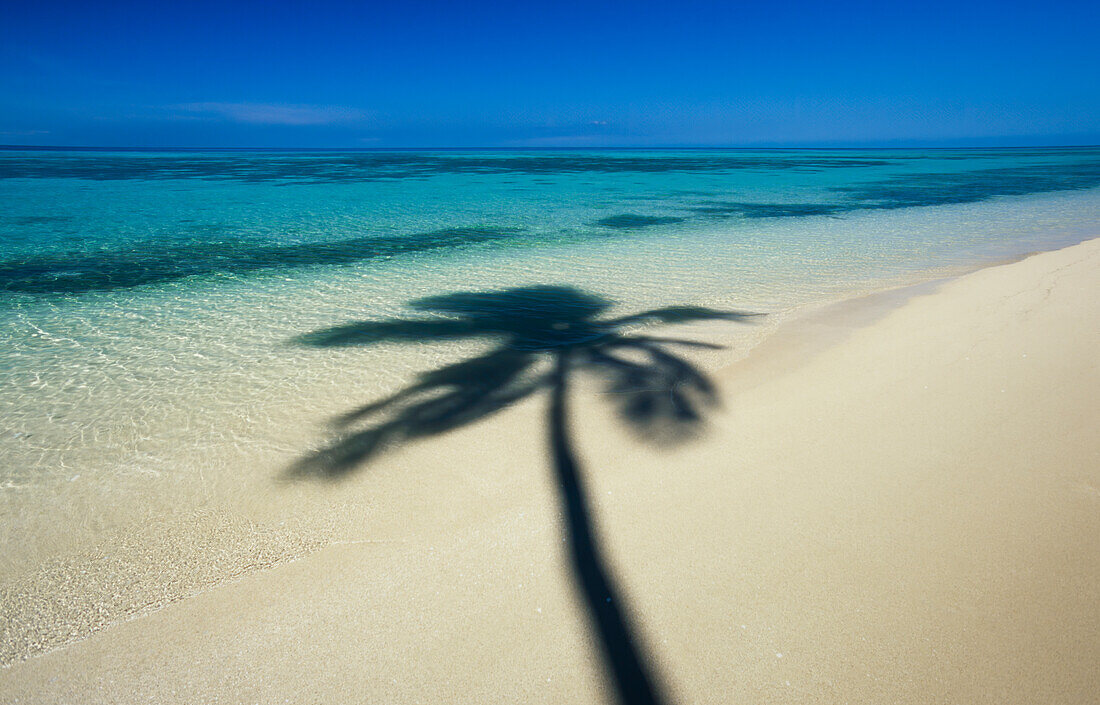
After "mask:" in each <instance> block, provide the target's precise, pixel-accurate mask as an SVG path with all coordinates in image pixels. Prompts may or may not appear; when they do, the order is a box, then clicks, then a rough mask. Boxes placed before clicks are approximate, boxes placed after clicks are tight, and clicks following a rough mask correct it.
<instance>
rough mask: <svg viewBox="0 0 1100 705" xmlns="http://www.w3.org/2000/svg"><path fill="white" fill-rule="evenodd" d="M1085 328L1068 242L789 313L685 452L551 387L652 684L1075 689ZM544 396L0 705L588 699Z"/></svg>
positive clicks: (1090, 446) (820, 690) (1089, 688)
mask: <svg viewBox="0 0 1100 705" xmlns="http://www.w3.org/2000/svg"><path fill="white" fill-rule="evenodd" d="M900 299H904V300H903V301H902V300H900ZM1098 324H1100V240H1093V241H1090V242H1086V243H1083V244H1080V245H1077V246H1074V247H1070V248H1067V249H1064V250H1060V251H1057V252H1049V253H1043V254H1039V255H1035V256H1033V257H1030V258H1028V259H1025V260H1022V261H1019V262H1015V263H1011V264H1007V265H1003V266H998V267H991V268H988V269H984V270H980V271H978V272H974V273H972V274H969V275H966V276H964V277H961V278H959V279H956V280H952V281H949V282H944V283H941V284H939V285H938V286H936V287H923V288H919V289H916V290H910V291H907V292H905V294H904V295H903V296H899V295H897V294H891V295H888V296H879V297H873V298H871V299H867V300H862V301H859V302H853V303H849V304H845V305H842V306H837V307H832V308H830V309H826V310H824V311H817V312H815V313H813V314H812V315H810V316H809V317H806V318H805V319H804V320H801V321H796V322H794V323H791V324H789V325H787V326H786V327H785V328H783V329H782V330H781V331H780V333H778V334H776V335H775V336H773V337H772V338H770V339H769V340H768V341H766V342H765V343H764V344H763V345H761V346H760V347H758V348H757V349H755V350H754V352H753V354H752V355H750V357H749V358H748V359H746V360H742V361H740V362H738V363H736V364H733V365H730V366H728V367H726V368H725V369H723V370H721V371H720V372H719V373H718V374H717V379H718V383H719V385H720V388H721V389H722V394H723V398H724V404H723V407H724V408H723V410H722V411H720V412H718V413H716V414H715V415H714V416H713V417H712V419H711V423H710V427H709V430H708V432H707V433H706V435H705V436H703V437H702V438H699V439H697V440H696V441H694V442H693V443H690V444H686V445H683V446H682V447H678V448H675V449H669V448H665V449H659V450H657V451H655V449H654V448H653V447H652V446H651V445H648V444H644V443H638V442H636V440H635V439H633V438H631V437H630V436H629V434H627V433H626V432H624V431H622V430H621V429H620V428H619V426H618V425H617V423H616V421H615V418H614V415H613V413H612V411H611V410H610V409H609V408H608V406H607V404H606V402H607V401H608V400H607V399H606V397H603V395H600V394H598V393H595V392H593V391H583V392H579V393H577V395H576V396H577V403H576V413H575V416H574V418H573V424H572V425H573V429H574V433H575V440H576V443H577V448H578V450H579V452H580V454H581V457H582V459H583V463H584V467H585V469H586V471H587V477H588V481H589V487H590V492H591V494H592V497H593V503H594V505H595V509H596V511H597V512H598V519H599V524H600V530H601V537H602V540H603V543H604V545H605V547H606V550H607V552H608V554H609V556H610V558H611V560H612V563H613V565H614V569H615V572H616V573H617V576H618V578H619V580H620V583H621V585H622V587H623V588H624V591H625V592H626V593H627V597H628V602H629V604H630V605H631V607H632V611H633V614H634V617H635V620H636V622H637V624H638V626H639V628H640V629H641V631H642V633H643V636H644V642H645V645H646V647H647V649H648V651H649V653H650V656H651V658H652V660H653V662H654V664H655V668H656V670H657V671H658V672H659V674H660V676H661V678H662V679H663V681H664V683H665V685H666V687H667V689H668V691H669V693H670V694H671V696H672V700H673V702H676V703H735V702H738V703H739V702H751V703H850V702H860V703H922V704H924V703H968V704H978V703H991V704H992V703H996V704H998V705H1003V704H1007V703H1029V704H1030V703H1065V704H1075V703H1082V704H1084V703H1093V702H1096V697H1097V693H1100V435H1098V434H1097V433H1096V429H1097V427H1098V422H1100V401H1098V400H1100V369H1098V365H1097V359H1098V357H1100V325H1098ZM544 405H545V400H538V401H537V402H536V403H530V404H523V405H521V406H519V407H516V408H515V409H512V410H509V411H508V412H507V413H505V414H502V415H500V416H498V417H495V418H493V419H491V420H489V421H487V422H485V423H482V424H480V425H477V426H474V427H471V428H467V429H464V430H462V431H459V432H455V433H452V434H449V435H447V436H445V437H440V438H436V439H433V440H431V441H429V442H425V443H422V444H420V445H417V446H411V447H409V448H406V449H404V450H401V451H399V452H396V453H394V454H392V455H391V456H389V457H387V458H386V459H385V460H384V461H383V462H381V463H379V464H378V465H377V466H376V467H373V468H371V469H370V470H369V471H365V472H362V473H359V474H357V475H356V476H354V477H352V478H351V479H349V480H348V481H347V483H345V486H344V487H343V488H341V490H342V491H347V485H348V484H350V485H351V487H352V489H356V490H361V491H362V492H363V493H369V495H370V496H371V502H372V504H371V507H372V508H373V513H372V514H371V516H370V518H369V520H367V519H364V522H363V527H362V532H361V535H360V536H359V537H358V538H354V537H353V540H351V541H349V542H346V543H341V544H338V545H331V546H329V547H327V548H324V549H322V550H320V551H317V552H315V553H313V554H312V555H309V556H308V557H306V558H302V559H300V560H297V561H294V562H289V563H283V564H281V565H278V566H276V567H274V568H271V569H269V570H264V571H261V572H257V573H253V574H251V575H248V576H246V577H244V578H243V579H241V580H239V581H236V582H232V583H228V584H223V585H221V586H219V587H217V588H215V589H211V590H208V591H206V592H202V593H201V594H198V595H196V596H193V597H190V598H188V599H185V600H182V601H179V602H176V603H174V604H171V605H169V606H167V607H165V608H164V609H161V610H159V611H156V612H153V613H150V614H147V615H145V616H143V617H141V618H138V619H133V620H131V621H128V622H123V623H119V624H115V625H114V626H111V627H109V628H106V629H104V630H102V631H99V632H97V633H95V634H93V635H92V636H90V637H88V638H86V639H83V640H81V641H78V642H76V643H73V644H70V645H68V646H66V647H64V648H61V649H57V650H55V651H52V652H50V653H47V654H44V655H40V656H37V657H35V658H32V659H30V660H27V661H24V662H21V663H16V664H15V665H13V666H10V667H8V668H6V669H3V670H0V702H5V703H7V702H18V703H132V702H156V703H200V702H202V703H208V702H222V703H276V702H289V703H309V702H318V703H335V702H377V703H501V702H545V703H564V702H570V703H574V702H575V703H586V702H600V701H602V700H604V699H606V697H607V692H606V690H605V689H604V686H603V678H602V672H601V667H600V663H599V660H598V658H597V656H596V652H595V651H594V645H593V643H592V641H591V638H590V636H589V634H588V627H587V623H586V621H585V619H584V616H583V613H582V612H581V611H580V607H579V604H578V602H577V598H576V596H575V593H574V589H573V581H572V577H571V575H570V573H569V571H568V568H567V566H566V558H565V555H564V551H563V543H562V538H561V533H560V528H559V525H558V521H559V516H558V502H557V495H556V491H555V488H554V486H553V485H552V481H551V478H550V472H549V469H548V467H547V464H546V461H547V458H546V454H545V448H544V446H545V440H544V435H543V434H544V425H545V420H544V411H545V406H544ZM399 488H403V489H399ZM319 491H322V492H323V491H325V489H324V488H320V490H319Z"/></svg>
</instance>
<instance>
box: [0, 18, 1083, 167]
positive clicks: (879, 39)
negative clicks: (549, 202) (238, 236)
mask: <svg viewBox="0 0 1100 705" xmlns="http://www.w3.org/2000/svg"><path fill="white" fill-rule="evenodd" d="M2 1H3V5H2V6H0V13H2V14H0V144H39V145H86V146H126V147H158V146H190V147H200V146H211V147H229V146H250V147H295V146H298V147H366V148H369V147H471V146H485V147H599V146H693V145H701V146H739V145H747V146H752V145H764V146H786V145H807V146H831V145H852V146H856V145H885V146H905V145H920V144H929V145H945V146H953V145H1024V144H1090V143H1091V144H1095V143H1098V142H1100V41H1097V36H1098V27H1100V9H1098V8H1100V3H1097V2H1095V1H1093V2H1057V1H1055V2H1030V1H1028V2H1019V1H1014V0H1004V1H1003V2H974V3H965V2H958V3H956V2H941V1H940V0H931V1H930V2H923V3H910V4H905V5H898V4H894V3H890V2H886V1H885V0H882V1H879V2H850V3H846V2H772V3H765V2H760V3H753V4H748V3H737V2H724V3H722V2H692V1H691V0H680V1H677V2H662V3H656V2H639V1H634V2H597V1H593V2H571V1H569V0H564V1H562V2H555V3H545V4H537V3H529V2H523V1H522V0H517V1H516V2H510V3H489V2H480V3H472V2H468V3H462V2H452V3H444V2H420V1H418V0H405V1H402V0H391V1H389V2H385V3H382V2H371V1H368V2H325V1H323V0H322V1H319V2H312V3H305V2H302V3H289V2H279V1H278V0H273V1H272V2H266V3H264V2H256V3H244V2H232V1H231V0H227V1H226V2H204V1H203V0H198V1H196V2H189V3H172V2H162V3H156V2H148V0H146V1H144V2H112V3H94V2H80V3H77V2H50V1H49V0H41V1H39V2H35V3H31V2H23V3H18V4H17V3H15V2H13V0H2ZM96 5H100V6H98V7H97V6H96Z"/></svg>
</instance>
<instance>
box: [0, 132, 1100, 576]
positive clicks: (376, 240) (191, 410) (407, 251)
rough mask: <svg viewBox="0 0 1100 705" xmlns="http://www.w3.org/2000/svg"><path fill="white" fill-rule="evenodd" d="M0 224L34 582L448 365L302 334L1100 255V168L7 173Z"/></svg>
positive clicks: (266, 474)
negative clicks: (555, 295) (572, 291)
mask: <svg viewBox="0 0 1100 705" xmlns="http://www.w3.org/2000/svg"><path fill="white" fill-rule="evenodd" d="M0 205H2V208H0V366H2V369H3V372H4V373H3V376H2V377H0V416H2V418H3V419H4V424H3V428H2V429H0V457H2V458H3V463H2V465H0V512H2V515H0V522H3V526H4V528H5V530H4V531H2V532H0V534H2V535H3V538H2V539H0V541H2V544H3V545H0V555H5V556H7V558H6V559H4V560H5V561H6V562H5V564H4V565H3V566H2V567H4V568H5V569H6V570H7V571H8V574H9V575H15V574H19V575H22V574H25V573H26V572H27V571H33V570H35V569H37V567H38V566H40V565H41V564H42V561H44V560H46V559H47V558H49V557H50V556H54V555H60V554H63V553H64V552H65V551H68V550H74V551H75V550H77V548H79V547H80V546H82V545H84V544H86V543H88V542H91V543H94V542H95V541H97V540H99V538H101V537H102V536H106V535H108V534H110V532H112V531H116V530H118V529H119V527H125V526H128V523H127V522H132V521H136V520H138V519H141V520H142V521H148V517H149V512H151V511H152V510H151V509H149V507H154V508H157V509H158V511H159V510H164V511H168V510H167V509H165V508H164V507H159V505H157V504H156V502H145V505H144V506H145V509H143V510H138V509H135V508H134V507H133V506H128V507H127V508H123V507H121V506H120V505H121V504H125V502H124V501H122V500H118V499H117V498H119V497H126V496H129V495H131V494H132V495H134V496H139V495H140V496H142V497H153V496H156V497H161V496H163V497H171V498H172V500H171V504H172V507H175V508H178V507H179V506H183V505H188V503H190V505H193V506H201V505H202V504H203V503H204V502H210V501H213V500H211V499H210V498H211V497H212V496H216V495H218V494H219V493H231V492H233V491H235V488H237V487H238V485H237V484H236V483H238V482H239V480H238V479H234V478H238V477H239V476H240V475H241V474H242V473H244V474H246V475H250V476H251V477H254V478H260V479H266V480H270V479H272V478H274V477H275V476H276V475H277V474H278V471H279V469H280V465H282V464H285V461H286V460H287V459H288V458H293V457H294V456H295V455H296V454H297V453H300V452H301V450H302V448H303V447H304V446H305V445H306V444H308V443H309V442H311V439H314V438H316V429H315V428H314V427H313V425H315V424H320V423H321V422H323V420H324V419H325V418H327V417H329V416H331V414H332V413H334V412H338V411H340V410H342V409H346V408H348V407H349V406H352V405H355V404H358V403H361V402H362V401H363V400H364V399H369V398H370V397H372V396H373V395H376V394H380V393H383V392H385V391H388V390H392V389H394V388H396V387H397V386H399V385H400V384H401V383H402V382H404V381H407V380H408V379H409V378H410V376H411V375H412V374H413V373H414V371H416V370H418V369H423V368H424V367H426V366H428V365H431V364H432V363H434V362H436V361H438V360H440V359H444V358H447V357H448V356H452V355H454V354H456V351H455V350H454V349H450V348H448V346H447V345H444V344H441V345H417V346H404V347H400V346H391V347H388V348H380V349H378V350H376V351H373V352H372V353H371V354H370V356H369V357H364V356H363V353H362V351H347V350H315V349H305V348H299V347H296V346H294V345H292V344H291V343H290V341H291V340H292V339H293V338H294V337H295V336H297V335H300V334H302V333H305V332H308V331H311V330H314V329H317V328H320V327H325V326H331V325H336V324H339V323H343V322H346V321H349V320H356V319H363V318H373V317H383V316H389V315H399V314H401V313H403V312H404V311H405V310H406V309H405V308H404V305H405V304H406V303H407V302H408V301H410V300H413V299H416V298H418V297H423V296H427V295H433V294H441V293H448V292H453V291H468V290H477V291H481V290H488V289H494V288H501V287H510V286H520V285H529V284H566V285H571V286H575V287H578V288H581V289H584V290H586V291H590V292H594V293H598V294H600V295H603V296H605V297H607V298H609V299H612V300H614V301H617V302H619V306H620V307H621V310H622V311H624V312H629V311H631V310H637V309H640V308H643V307H652V306H658V305H669V304H699V305H707V306H715V307H733V308H739V309H751V310H755V311H761V312H767V313H776V312H781V311H784V310H788V309H790V308H792V307H795V306H798V305H800V304H805V303H810V302H815V301H822V300H826V299H830V298H836V297H839V296H844V295H846V294H850V293H853V292H858V291H864V290H870V289H874V288H876V287H881V286H884V285H888V284H894V283H900V282H904V281H908V280H912V279H915V278H919V277H921V276H925V275H928V274H930V273H934V272H944V271H952V270H953V268H960V267H966V266H972V265H975V264H980V263H983V262H992V261H996V260H998V259H1002V258H1006V257H1011V256H1015V255H1020V254H1023V253H1027V252H1030V251H1034V250H1039V249H1050V248H1055V247H1059V246H1062V245H1066V244H1070V243H1073V242H1076V241H1079V240H1081V239H1084V238H1087V237H1091V236H1095V235H1096V233H1097V229H1098V225H1100V148H1079V149H1069V148H1067V149H1026V150H1025V149H1018V150H1002V151H996V150H965V151H964V150H924V151H919V150H912V151H910V150H866V151H862V150H859V151H857V150H837V151H823V150H755V151H753V150H749V151H726V150H702V151H671V150H670V151H637V152H634V151H577V152H564V151H563V152H557V151H553V152H547V151H536V152H510V151H509V152H500V151H490V152H243V151H219V152H105V151H16V150H9V151H0ZM746 344H747V343H746ZM242 468H244V470H242ZM181 497H182V498H183V499H180V498H181ZM166 501H167V500H166ZM132 504H133V503H131V505H132ZM190 505H189V506H190ZM142 512H145V513H142ZM59 516H64V517H65V518H66V520H67V521H66V524H67V525H66V528H65V529H64V530H63V531H62V530H61V529H58V528H57V525H58V521H57V518H58V517H59ZM74 526H75V527H76V528H74Z"/></svg>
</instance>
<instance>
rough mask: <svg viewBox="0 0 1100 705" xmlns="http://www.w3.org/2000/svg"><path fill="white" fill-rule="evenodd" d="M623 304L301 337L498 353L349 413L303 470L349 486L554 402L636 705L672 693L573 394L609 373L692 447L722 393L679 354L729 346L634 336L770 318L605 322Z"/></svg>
mask: <svg viewBox="0 0 1100 705" xmlns="http://www.w3.org/2000/svg"><path fill="white" fill-rule="evenodd" d="M611 305H612V302H610V301H608V300H606V299H603V298H601V297H598V296H595V295H592V294H588V293H585V292H582V291H580V290H578V289H575V288H572V287H562V286H532V287H523V288H514V289H506V290H500V291H489V292H458V293H453V294H446V295H442V296H433V297H428V298H424V299H420V300H417V301H414V302H412V303H411V304H410V306H411V308H413V309H414V310H416V311H419V312H421V313H425V314H432V315H431V316H430V317H429V316H418V317H412V318H407V319H388V320H380V321H359V322H355V323H350V324H347V325H342V326H336V327H333V328H326V329H322V330H317V331H313V332H311V333H308V334H306V335H303V336H301V337H300V338H298V340H297V342H299V343H300V344H304V345H308V346H313V347H347V346H364V345H373V344H377V343H383V342H401V341H405V342H422V341H438V340H448V339H458V338H484V339H489V340H492V341H494V343H495V346H494V347H493V348H492V349H490V350H489V352H487V353H484V354H482V355H479V356H477V357H473V358H470V359H467V360H463V361H461V362H457V363H454V364H450V365H446V366H443V367H440V368H438V369H435V370H432V371H430V372H425V373H423V374H421V375H420V376H419V378H418V379H417V380H416V381H415V382H414V383H412V384H410V385H409V386H407V387H405V388H404V389H402V390H400V391H398V392H397V393H395V394H393V395H391V396H389V397H387V398H384V399H381V400H378V401H374V402H371V403H369V404H366V405H364V406H361V407H359V408H357V409H353V410H352V411H349V412H347V413H346V414H343V415H342V416H340V417H339V418H337V419H335V420H334V425H335V426H336V428H337V429H338V430H339V432H340V433H339V435H338V437H337V438H336V439H335V440H333V441H332V442H331V443H330V444H329V445H327V446H325V447H323V448H321V449H320V450H317V451H314V452H312V453H310V454H308V455H307V456H305V457H303V458H302V459H301V460H299V461H298V462H297V463H296V464H295V465H294V466H293V467H292V468H291V469H290V474H291V475H292V476H296V477H303V476H310V477H320V478H328V479H335V478H339V477H342V476H345V475H347V474H348V473H350V472H352V471H353V470H355V469H356V468H357V467H360V466H361V465H362V464H364V463H366V462H367V461H369V460H370V459H371V458H373V457H374V456H376V455H377V454H378V453H379V452H381V451H383V450H385V449H386V448H389V447H392V446H394V445H396V444H400V443H407V442H410V441H415V440H417V439H420V438H425V437H429V436H432V435H436V434H440V433H444V432H447V431H450V430H453V429H456V428H459V427H461V426H465V425H467V424H470V423H473V422H476V421H478V420H481V419H484V418H486V417H488V416H491V415H492V414H495V413H497V412H499V411H501V410H502V409H505V408H507V407H508V406H509V405H511V404H514V403H516V402H518V401H520V400H522V399H525V398H527V397H529V396H531V395H533V394H535V393H536V392H540V391H547V392H549V394H550V406H549V410H548V411H549V413H548V432H549V439H550V450H551V456H552V459H553V464H554V470H555V474H556V479H557V480H558V486H559V489H560V491H561V495H562V501H563V505H564V509H565V519H566V530H567V533H568V539H569V546H570V559H571V562H572V566H573V569H574V572H575V573H576V576H577V578H578V581H579V586H580V592H581V595H582V597H583V598H584V601H585V604H586V606H587V608H588V612H589V615H590V617H591V619H592V621H593V623H594V626H595V627H596V632H597V634H598V636H599V639H600V644H601V647H602V654H603V657H604V661H605V663H606V665H607V668H608V671H609V674H610V676H611V681H612V683H613V686H614V690H615V692H616V694H617V696H618V698H619V700H620V701H621V702H623V703H631V704H634V703H660V702H663V698H662V697H661V693H660V688H659V687H658V684H657V682H656V680H655V679H654V677H653V676H652V674H651V673H650V669H649V668H648V666H647V664H646V659H645V658H644V656H643V651H644V650H643V649H642V648H641V647H640V644H639V643H638V641H637V639H636V637H635V636H634V635H633V631H632V630H631V628H630V626H629V617H628V612H629V611H628V610H627V609H626V607H625V605H624V604H623V603H622V601H621V599H620V596H619V592H618V590H617V589H616V587H615V585H614V583H613V581H612V579H611V577H610V575H609V574H608V572H607V570H606V568H605V567H604V566H605V562H604V560H603V558H602V556H601V552H600V549H599V545H598V542H597V540H596V538H595V534H594V530H593V525H592V519H591V511H590V509H589V506H588V500H587V496H586V494H585V491H584V485H583V482H582V477H581V473H580V470H579V465H578V462H577V459H576V455H575V453H574V451H573V447H572V443H571V441H570V439H569V433H568V423H567V418H568V414H567V396H568V395H567V391H568V384H569V382H570V380H571V378H572V376H573V373H574V372H580V371H584V372H587V373H592V374H596V375H598V376H599V378H600V379H602V380H603V382H604V383H605V384H606V385H607V391H608V392H609V393H611V395H612V398H613V399H614V400H615V402H616V404H617V406H618V411H619V414H620V416H621V418H622V419H623V420H624V421H625V422H626V423H627V424H628V425H629V426H630V427H631V428H633V429H634V430H636V431H638V432H639V434H640V435H642V437H643V438H646V439H648V440H651V441H656V442H661V443H668V442H674V441H677V440H682V439H684V438H687V437H690V436H691V435H692V434H693V433H694V432H695V431H696V430H697V429H698V427H699V425H700V423H701V422H702V420H703V415H704V412H705V410H706V409H707V408H708V407H711V406H713V405H714V404H715V403H716V401H717V394H716V391H715V388H714V385H713V383H712V382H711V381H710V379H709V378H708V377H707V375H706V374H705V373H704V372H703V371H701V370H700V369H698V368H697V367H696V366H695V365H693V364H692V363H691V362H690V361H688V360H687V359H685V358H683V357H681V356H680V355H678V354H676V353H675V352H673V350H675V349H676V348H681V347H701V348H717V347H720V346H715V345H710V344H708V343H701V342H697V341H692V340H684V339H679V338H662V337H654V336H650V335H643V334H640V333H632V332H630V331H631V328H632V327H637V326H642V325H645V324H657V323H663V324H668V323H687V322H692V321H703V320H726V321H745V320H746V319H748V318H750V317H752V316H755V315H758V314H752V313H746V312H743V311H719V310H715V309H709V308H702V307H693V306H680V307H666V308H658V309H653V310H650V311H645V312H643V313H637V314H633V315H630V316H623V317H619V318H604V317H602V315H603V314H605V313H606V312H607V310H608V309H609V308H610V307H611Z"/></svg>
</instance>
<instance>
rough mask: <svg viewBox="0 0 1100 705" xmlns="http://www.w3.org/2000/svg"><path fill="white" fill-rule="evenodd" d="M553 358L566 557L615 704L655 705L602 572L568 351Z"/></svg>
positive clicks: (652, 687) (554, 438)
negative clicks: (570, 395) (577, 436)
mask: <svg viewBox="0 0 1100 705" xmlns="http://www.w3.org/2000/svg"><path fill="white" fill-rule="evenodd" d="M556 357H557V359H556V361H555V369H554V372H553V376H552V380H551V392H550V393H551V397H550V414H549V416H550V418H549V423H550V451H551V455H552V458H553V462H554V470H555V473H556V479H557V480H558V486H559V489H560V490H561V494H562V501H563V503H564V505H565V519H566V533H567V534H568V539H569V557H570V560H571V562H572V565H573V570H574V572H575V573H576V575H577V578H578V579H579V583H580V585H579V587H580V591H581V594H582V596H583V598H584V601H585V605H586V607H587V609H588V613H589V617H590V618H591V620H592V622H593V623H594V626H595V627H596V633H597V634H598V636H599V639H600V644H601V646H602V647H603V648H602V654H603V656H604V659H605V661H606V666H607V669H608V671H609V672H610V675H611V680H612V681H613V683H614V686H615V691H616V694H617V695H618V699H619V701H620V702H621V703H624V704H628V705H647V704H653V705H657V704H659V703H663V702H664V699H663V698H662V697H661V694H660V691H659V689H658V687H657V683H656V681H655V680H654V678H653V676H652V675H651V674H650V672H649V669H648V667H647V665H646V663H645V659H644V657H643V655H642V654H641V653H640V650H639V644H638V643H637V640H636V637H635V636H634V633H633V630H632V629H631V627H630V624H629V623H628V618H627V616H626V615H625V614H624V613H623V612H622V610H621V609H620V605H622V604H623V602H622V600H621V599H620V597H619V594H618V590H617V589H616V588H615V584H614V582H613V580H612V579H611V577H610V576H609V575H608V574H607V570H606V569H605V568H604V560H603V557H602V556H601V555H600V550H599V547H598V545H597V543H596V538H595V532H594V531H593V526H592V517H591V512H590V511H589V507H588V499H587V497H586V493H585V489H584V485H583V483H582V481H581V477H580V473H579V470H578V464H577V460H576V457H575V456H574V454H573V449H572V446H571V444H570V442H569V438H568V431H567V428H566V408H565V407H566V392H567V391H568V390H567V386H566V379H567V376H568V367H569V353H568V351H565V350H562V351H560V352H558V354H557V356H556Z"/></svg>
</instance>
